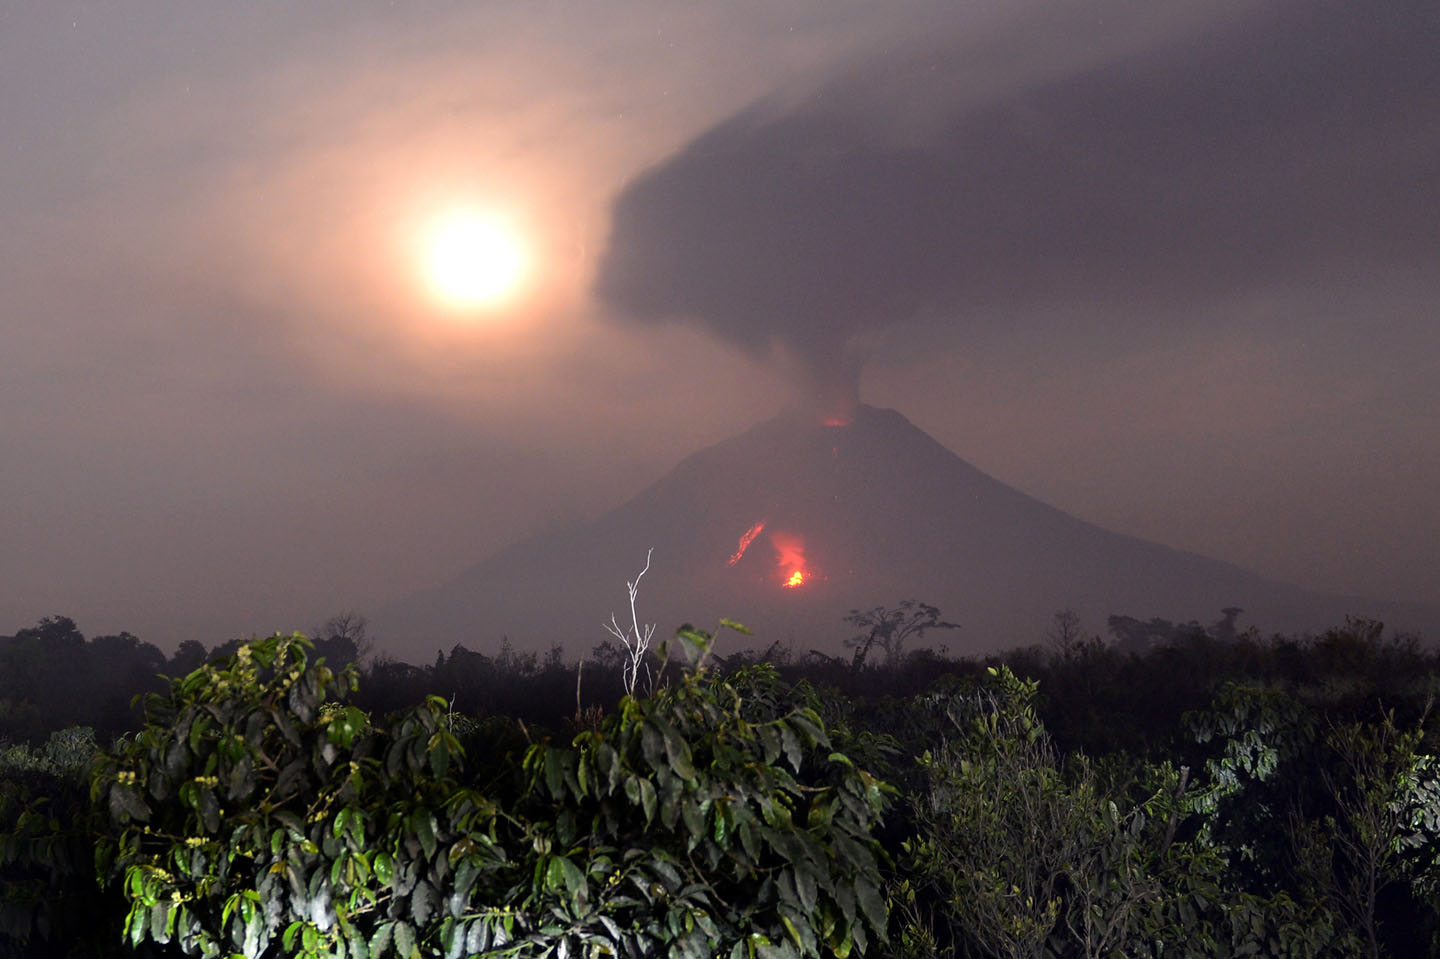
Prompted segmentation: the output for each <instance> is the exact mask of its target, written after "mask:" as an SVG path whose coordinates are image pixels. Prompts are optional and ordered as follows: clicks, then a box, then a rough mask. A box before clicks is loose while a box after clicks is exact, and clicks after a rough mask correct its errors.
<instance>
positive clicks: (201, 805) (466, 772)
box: [91, 628, 887, 959]
mask: <svg viewBox="0 0 1440 959" xmlns="http://www.w3.org/2000/svg"><path fill="white" fill-rule="evenodd" d="M710 640H711V637H710V636H709V635H708V634H706V633H704V632H701V631H698V630H693V629H688V628H687V629H686V630H684V631H683V632H682V636H681V637H680V642H681V643H682V644H684V645H686V646H687V647H688V648H689V649H690V650H691V651H692V652H695V653H698V654H699V657H700V659H701V660H703V654H704V652H705V650H706V649H707V648H708V644H709V643H710ZM355 684H356V680H355V674H354V672H353V670H349V669H347V670H342V671H335V670H332V669H330V668H329V667H327V666H326V665H325V664H324V662H323V661H315V660H313V647H312V646H311V644H310V643H309V642H308V641H306V640H305V639H304V638H303V637H301V636H299V635H292V636H279V635H277V636H273V637H270V638H269V639H264V640H259V641H255V642H252V643H249V644H247V645H245V646H242V647H241V648H240V649H238V650H237V651H236V653H235V654H234V656H233V657H231V658H230V659H228V660H225V661H221V662H217V663H212V664H210V665H207V666H205V667H202V668H201V669H198V670H196V671H195V672H193V673H191V674H190V675H188V676H186V677H184V678H183V679H179V680H176V681H174V682H173V683H172V684H171V688H170V690H169V691H168V693H166V694H163V695H155V696H152V697H150V698H149V699H148V700H147V702H146V717H147V721H146V723H145V726H144V727H143V729H142V730H141V731H140V732H139V734H138V735H137V736H135V738H134V739H133V740H130V741H128V742H125V743H122V745H121V746H120V748H119V749H117V750H116V751H115V752H114V753H113V754H110V755H108V756H106V757H104V758H102V760H101V761H100V763H99V765H98V766H97V769H96V772H95V775H94V777H93V780H92V784H91V799H92V803H93V804H94V805H95V806H96V807H99V808H103V809H104V810H105V811H106V813H107V815H108V817H109V820H110V827H109V829H108V830H107V838H106V839H104V840H103V841H102V843H101V846H100V849H99V851H98V862H99V864H100V868H101V870H102V872H103V873H104V874H106V875H108V876H111V877H112V882H114V883H115V885H116V887H117V888H118V889H119V890H120V892H121V894H122V895H123V896H124V898H125V900H126V902H127V904H128V913H127V915H126V918H125V921H124V935H125V937H126V939H127V940H128V942H129V943H131V944H133V945H140V944H142V943H147V942H149V943H174V944H176V945H177V946H178V947H179V948H180V949H181V950H182V951H184V952H185V953H187V954H190V955H199V956H203V957H207V959H208V957H217V956H233V955H240V956H247V957H255V956H260V955H262V954H277V953H281V954H285V955H298V956H306V957H320V956H326V957H332V956H333V957H361V959H368V957H373V959H386V957H391V956H395V957H407V959H408V957H419V956H427V957H428V956H446V957H459V956H470V955H477V954H484V955H495V956H515V957H532V956H533V957H548V956H555V957H561V959H565V957H569V956H617V957H621V956H623V957H635V959H638V957H640V956H642V955H656V954H666V955H675V956H682V957H695V959H699V957H701V956H706V957H711V956H717V955H719V956H727V957H730V959H742V957H743V959H769V957H776V959H779V957H787V959H788V957H797V959H798V957H811V956H814V957H818V956H821V955H831V954H833V955H837V956H841V957H846V956H849V955H852V954H854V955H863V954H865V953H867V951H870V950H872V949H873V947H874V945H875V944H876V943H877V942H880V941H883V939H884V936H885V927H886V922H887V912H886V900H885V897H884V894H883V892H882V883H881V879H880V873H879V870H880V862H879V859H880V856H881V852H880V849H879V846H878V844H877V842H876V841H875V840H874V839H873V838H872V835H871V830H872V827H873V826H874V825H875V824H876V823H877V822H878V819H879V816H880V814H881V812H882V807H883V804H884V802H885V799H886V794H887V787H885V786H884V785H883V784H882V783H880V782H879V781H878V780H877V779H875V778H874V777H872V776H871V775H869V774H868V773H867V772H865V771H864V770H863V769H860V768H858V767H857V766H856V765H855V764H854V763H853V762H852V761H850V760H849V759H848V758H847V757H846V756H845V755H843V754H841V753H839V752H836V751H833V749H832V747H831V744H830V741H829V737H828V735H827V731H826V728H825V726H824V724H823V722H822V721H821V720H820V718H819V715H818V713H817V712H816V709H815V708H814V704H813V703H801V704H799V705H795V704H794V701H793V697H788V696H786V695H783V694H782V692H781V691H780V684H779V682H778V679H777V678H776V677H775V676H774V674H773V672H772V671H769V670H767V669H765V668H763V667H757V668H755V669H753V670H750V671H747V672H745V673H741V674H739V675H734V676H731V677H728V678H720V677H718V676H716V675H714V674H712V673H710V672H708V671H706V670H704V669H701V668H696V669H692V670H688V671H685V672H684V674H683V675H681V676H680V677H678V678H677V679H676V680H675V681H674V682H673V683H672V685H670V686H669V687H665V688H661V689H660V690H659V691H657V692H656V693H655V694H654V695H652V696H648V697H627V698H625V699H623V700H622V701H621V703H620V704H619V707H618V709H616V710H615V711H614V712H613V713H612V714H611V715H610V716H608V717H607V718H606V719H605V720H604V722H603V723H602V724H601V725H600V726H599V728H598V729H594V730H589V731H583V732H581V733H579V734H578V735H576V736H575V737H574V739H573V740H572V741H570V742H569V743H555V742H551V741H548V740H540V741H534V742H528V741H526V745H525V748H524V750H523V753H518V754H517V752H516V750H515V749H514V743H515V741H516V729H515V728H512V726H510V725H506V726H505V728H503V729H502V728H500V726H499V725H497V724H494V723H489V724H484V725H476V724H474V723H469V722H457V717H455V716H454V715H452V714H451V713H450V711H449V709H448V707H447V704H446V703H445V702H444V701H443V700H441V699H439V698H438V697H430V698H428V699H426V700H425V701H424V702H423V703H421V704H420V705H418V706H416V707H414V708H412V709H409V710H406V711H403V712H401V713H398V714H394V715H392V716H390V717H388V718H387V719H386V720H385V721H383V722H378V721H376V720H374V719H373V718H372V717H370V716H368V715H366V714H365V713H364V712H363V711H361V710H359V709H357V708H356V707H354V706H353V705H348V704H347V697H349V695H350V694H351V693H352V692H353V691H354V688H355ZM501 725H504V724H501ZM521 731H522V732H523V727H522V728H521Z"/></svg>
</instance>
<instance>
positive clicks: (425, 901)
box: [410, 879, 439, 929]
mask: <svg viewBox="0 0 1440 959" xmlns="http://www.w3.org/2000/svg"><path fill="white" fill-rule="evenodd" d="M438 898H439V896H438V894H437V893H436V891H435V887H434V886H432V885H430V883H428V882H426V881H425V880H423V879H422V880H420V882H418V883H416V884H415V888H414V889H413V890H412V891H411V893H410V918H412V919H414V920H415V925H416V927H417V928H420V929H423V928H425V924H426V923H428V922H429V921H430V917H431V915H433V914H434V912H435V903H436V901H437V899H438Z"/></svg>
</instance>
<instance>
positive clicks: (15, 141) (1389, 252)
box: [0, 0, 1440, 647]
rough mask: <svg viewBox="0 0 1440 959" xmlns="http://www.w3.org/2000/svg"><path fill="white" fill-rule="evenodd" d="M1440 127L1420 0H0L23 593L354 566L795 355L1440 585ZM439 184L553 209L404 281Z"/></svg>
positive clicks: (1105, 515) (406, 557)
mask: <svg viewBox="0 0 1440 959" xmlns="http://www.w3.org/2000/svg"><path fill="white" fill-rule="evenodd" d="M1347 8H1353V10H1352V9H1347ZM1437 170H1440V12H1437V8H1436V6H1435V5H1434V4H1432V3H1429V2H1421V0H1370V2H1367V3H1364V4H1321V3H1314V2H1311V0H1305V2H1298V0H1297V2H1279V3H1277V2H1273V0H1265V2H1257V3H1248V2H1244V0H1185V2H1179V0H1175V2H1164V0H1157V2H1151V3H1144V4H1136V3H1133V2H1121V0H1111V2H1068V0H1066V2H1056V0H1045V2H1040V0H1034V2H1025V0H973V2H958V3H957V2H953V0H946V2H934V3H921V2H904V0H902V2H892V3H883V4H882V3H878V2H866V3H862V2H844V0H834V2H820V0H806V2H775V0H754V2H726V3H719V2H715V3H699V4H697V3H680V2H673V3H661V2H653V0H633V2H620V0H612V2H599V3H579V2H549V3H547V2H533V0H526V2H508V0H506V2H493V3H479V2H476V3H465V4H461V3H441V2H432V3H404V4H394V5H391V4H379V3H344V4H341V3H323V4H322V3H314V4H280V3H255V4H222V3H203V4H196V3H180V2H172V3H140V2H105V3H100V2H96V3H85V4H79V3H75V4H71V3H65V2H59V0H47V2H45V3H33V2H27V0H0V632H10V631H13V630H15V629H18V628H20V627H23V626H26V625H30V624H31V623H33V622H34V621H35V620H37V619H38V618H39V617H41V616H44V615H49V614H54V613H60V614H65V615H69V616H72V617H74V618H76V619H77V620H78V621H79V623H80V625H81V627H82V628H83V629H84V630H86V631H87V632H88V633H92V634H95V633H101V632H113V631H118V630H121V629H128V630H130V631H131V632H134V633H136V634H137V635H140V636H141V637H142V638H145V639H149V640H152V641H154V642H156V643H158V644H160V645H162V646H166V647H169V646H173V645H174V644H175V643H177V642H179V641H180V640H182V639H186V638H197V639H200V640H202V641H204V642H206V643H214V642H219V641H221V640H224V639H226V638H229V637H232V636H235V635H241V634H250V633H268V632H271V631H274V630H281V629H284V630H289V629H293V628H300V629H306V628H309V627H310V626H312V625H313V624H315V623H317V622H319V621H320V620H322V619H324V618H325V617H327V616H329V615H330V614H332V613H335V612H338V611H340V610H342V609H358V610H360V611H362V612H363V611H364V610H366V609H367V608H375V607H377V606H378V605H379V604H380V603H381V602H383V601H384V600H385V599H388V598H392V597H394V596H397V595H400V594H404V593H407V592H409V591H411V590H413V589H416V588H419V587H422V586H427V585H432V584H435V583H437V582H440V581H443V580H446V579H448V578H449V577H450V576H452V575H453V574H454V573H456V572H458V571H459V570H460V569H462V568H464V567H466V566H468V565H470V564H472V563H474V562H476V561H477V560H479V559H481V558H483V557H484V556H486V555H488V554H489V553H491V552H492V551H494V550H495V549H496V548H498V547H500V546H502V545H504V544H506V543H509V542H512V541H515V540H516V539H519V538H522V537H524V536H527V535H529V534H531V533H534V532H537V531H539V530H542V529H547V528H551V527H554V526H555V525H557V524H561V523H565V522H570V521H574V520H577V519H582V518H585V517H589V516H593V515H596V514H598V513H600V512H603V511H604V510H606V509H608V508H609V507H612V506H614V505H616V504H618V503H619V502H621V501H622V500H624V499H626V498H628V497H629V496H630V495H632V494H634V493H635V492H638V491H639V490H640V489H641V488H642V487H643V486H645V485H646V484H648V483H649V482H650V481H652V480H653V479H655V478H658V477H659V476H660V475H661V474H662V473H663V472H664V471H666V470H667V469H669V468H670V467H671V466H673V465H674V464H675V462H677V461H678V460H679V459H680V458H681V457H682V456H684V455H685V454H686V453H688V452H691V451H693V450H694V449H696V448H698V447H700V446H703V445H707V444H709V443H712V442H714V441H716V440H718V439H720V438H723V437H725V436H727V435H730V434H733V433H735V432H739V431H740V430H742V429H744V428H745V427H747V426H748V425H750V424H751V423H752V422H754V421H756V420H758V419H760V418H763V417H766V416H769V415H771V414H773V413H774V412H775V411H777V410H778V409H779V408H780V407H781V406H782V405H783V404H785V403H786V402H788V401H789V398H790V396H791V388H790V385H789V384H791V383H792V382H794V381H795V379H796V377H795V375H794V374H795V372H796V371H797V370H804V371H807V372H808V374H809V375H810V377H811V379H814V378H815V377H820V378H821V379H826V378H830V379H837V380H840V381H846V380H849V379H853V380H854V381H856V382H858V389H859V393H860V396H861V398H862V399H863V400H864V401H866V402H869V403H872V404H876V405H882V406H892V407H895V408H897V409H899V410H900V411H901V412H903V413H904V414H905V415H907V416H908V417H909V418H910V419H911V420H913V421H914V422H915V423H916V424H917V425H919V426H920V427H921V428H923V429H925V430H927V431H929V432H930V433H931V434H932V435H934V436H935V437H936V438H937V439H939V440H940V441H941V442H943V443H945V444H946V445H947V446H949V447H950V448H952V449H953V450H955V451H956V452H957V453H959V454H960V455H961V456H963V457H965V458H966V459H968V460H970V461H971V462H972V463H974V464H975V465H977V466H979V467H980V468H981V469H984V470H986V471H987V472H989V473H991V474H992V475H994V476H996V477H997V478H999V479H1000V480H1002V481H1005V482H1007V483H1010V484H1012V485H1014V486H1017V487H1019V488H1020V489H1022V490H1024V491H1025V492H1027V493H1030V494H1032V495H1034V496H1037V497H1039V498H1041V499H1043V500H1045V501H1047V502H1050V503H1052V504H1054V505H1056V506H1059V507H1061V508H1062V509H1065V510H1067V511H1069V512H1071V513H1073V514H1075V515H1077V516H1080V517H1082V518H1084V519H1088V520H1091V521H1093V522H1096V523H1099V524H1101V525H1103V526H1107V527H1109V528H1112V529H1115V530H1118V531H1121V532H1125V533H1129V534H1134V535H1138V536H1142V537H1145V538H1147V539H1152V540H1156V541H1159V542H1162V543H1165V544H1167V545H1171V546H1176V547H1180V548H1184V549H1189V550H1193V551H1196V552H1201V553H1205V554H1208V555H1211V556H1215V557H1218V558H1221V559H1225V560H1229V561H1231V562H1235V563H1238V564H1240V565H1243V566H1246V567H1249V568H1251V569H1254V570H1256V571H1257V572H1260V573H1262V574H1265V575H1268V576H1271V577H1273V578H1278V579H1282V580H1286V581H1289V582H1293V583H1296V584H1298V585H1301V586H1305V587H1310V588H1315V589H1323V590H1331V591H1340V592H1346V593H1354V594H1361V595H1370V596H1374V597H1378V598H1391V599H1413V600H1431V601H1434V600H1440V500H1437V492H1436V491H1437V489H1440V386H1437V383H1436V369H1437V367H1440V306H1437V304H1440V173H1437ZM459 208H473V209H480V210H485V211H488V212H490V213H491V214H493V215H494V216H497V217H500V218H502V219H503V220H505V221H506V222H508V223H509V224H510V225H511V226H512V228H513V229H514V231H515V232H516V233H517V234H518V235H519V236H520V237H522V238H523V241H524V243H525V244H526V246H527V248H528V254H529V259H530V264H531V268H530V272H529V274H528V275H527V277H526V279H525V282H524V284H523V286H522V287H521V288H520V289H519V291H518V292H517V293H516V294H515V296H514V297H512V298H511V299H510V300H508V301H507V302H505V303H503V304H502V305H499V306H495V307H488V308H472V309H463V310H462V309H457V308H455V307H454V306H450V305H446V304H445V303H442V302H441V301H439V300H438V299H437V298H436V297H435V296H434V294H433V293H432V292H431V291H430V290H429V289H428V288H427V286H426V284H425V281H424V276H423V270H422V264H421V255H420V252H419V251H420V248H421V244H422V241H423V239H424V237H425V235H426V228H427V224H429V223H430V222H431V221H433V220H434V219H435V218H436V217H439V216H443V215H445V214H447V213H448V212H450V211H453V210H455V209H459ZM612 213H613V214H615V216H614V220H613V233H612ZM677 320H678V322H677ZM635 559H636V558H634V557H617V560H616V579H617V597H618V596H620V589H621V588H623V580H624V577H625V576H626V575H629V574H630V573H631V572H633V571H632V570H631V567H632V566H634V565H635ZM657 561H658V562H663V557H657ZM555 587H556V589H557V590H560V589H564V584H563V583H556V584H555ZM922 598H923V597H922ZM946 612H947V613H953V617H952V618H961V619H962V620H963V611H950V610H947V611H946ZM600 615H601V614H600V612H599V611H597V622H598V621H599V617H600ZM736 615H737V616H741V617H742V618H743V615H742V613H741V612H739V611H737V613H736ZM1096 625H1098V624H1096ZM600 638H601V637H600V634H599V632H598V626H597V634H596V640H597V641H598V640H599V639H600ZM380 639H381V640H382V642H383V639H384V637H380Z"/></svg>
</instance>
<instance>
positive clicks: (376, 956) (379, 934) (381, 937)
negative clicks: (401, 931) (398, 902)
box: [370, 922, 395, 959]
mask: <svg viewBox="0 0 1440 959" xmlns="http://www.w3.org/2000/svg"><path fill="white" fill-rule="evenodd" d="M394 934H395V923H393V922H382V923H381V924H380V926H379V927H378V928H377V929H376V930H375V934H374V935H372V936H371V937H370V955H371V959H384V956H385V954H386V953H387V952H389V951H390V945H391V943H392V942H393V938H394Z"/></svg>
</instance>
